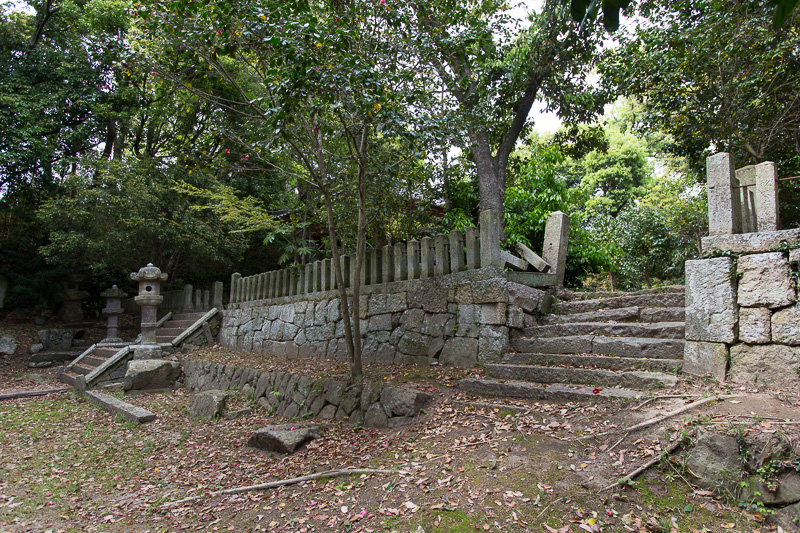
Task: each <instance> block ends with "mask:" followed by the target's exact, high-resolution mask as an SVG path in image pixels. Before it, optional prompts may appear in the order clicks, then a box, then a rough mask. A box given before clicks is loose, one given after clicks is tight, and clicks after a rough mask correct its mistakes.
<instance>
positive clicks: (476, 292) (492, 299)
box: [471, 278, 508, 304]
mask: <svg viewBox="0 0 800 533" xmlns="http://www.w3.org/2000/svg"><path fill="white" fill-rule="evenodd" d="M471 285H472V300H473V302H475V303H476V304H485V303H497V302H501V303H508V281H506V279H505V278H491V279H485V280H481V281H475V282H473V283H472V284H471Z"/></svg>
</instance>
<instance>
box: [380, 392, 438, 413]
mask: <svg viewBox="0 0 800 533" xmlns="http://www.w3.org/2000/svg"><path fill="white" fill-rule="evenodd" d="M432 398H433V397H432V396H431V395H430V394H428V393H426V392H421V391H416V390H410V389H399V388H397V387H384V388H383V390H382V391H381V405H382V406H383V410H384V412H385V413H386V416H390V417H391V416H415V415H416V414H417V413H418V412H419V410H420V409H422V408H423V407H425V406H426V405H427V404H428V402H430V400H431V399H432Z"/></svg>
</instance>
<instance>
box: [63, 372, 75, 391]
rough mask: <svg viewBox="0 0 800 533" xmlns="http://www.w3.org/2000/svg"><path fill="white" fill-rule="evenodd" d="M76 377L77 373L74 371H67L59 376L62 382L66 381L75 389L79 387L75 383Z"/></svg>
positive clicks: (65, 382)
mask: <svg viewBox="0 0 800 533" xmlns="http://www.w3.org/2000/svg"><path fill="white" fill-rule="evenodd" d="M76 377H77V374H75V373H74V372H70V371H65V372H62V373H61V375H60V376H59V380H60V381H61V383H64V384H66V385H69V386H70V387H72V388H74V389H77V388H78V387H77V386H76V384H75V378H76Z"/></svg>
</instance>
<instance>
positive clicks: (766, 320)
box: [739, 307, 772, 344]
mask: <svg viewBox="0 0 800 533" xmlns="http://www.w3.org/2000/svg"><path fill="white" fill-rule="evenodd" d="M771 316H772V311H770V310H769V309H767V308H766V307H742V308H740V309H739V340H740V341H742V342H746V343H748V344H766V343H768V342H769V341H770V340H771V339H772V334H771V333H770V317H771Z"/></svg>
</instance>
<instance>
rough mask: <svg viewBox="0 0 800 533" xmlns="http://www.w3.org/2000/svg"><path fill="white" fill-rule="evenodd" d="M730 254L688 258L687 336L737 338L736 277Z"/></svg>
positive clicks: (713, 339)
mask: <svg viewBox="0 0 800 533" xmlns="http://www.w3.org/2000/svg"><path fill="white" fill-rule="evenodd" d="M732 268H733V260H732V259H731V258H730V257H718V258H714V259H699V260H692V261H686V339H687V340H694V341H704V342H726V343H729V344H731V343H733V342H735V341H736V333H737V331H736V326H737V318H738V317H737V308H736V290H735V285H734V283H735V278H734V276H733V275H732V272H731V270H732Z"/></svg>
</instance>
